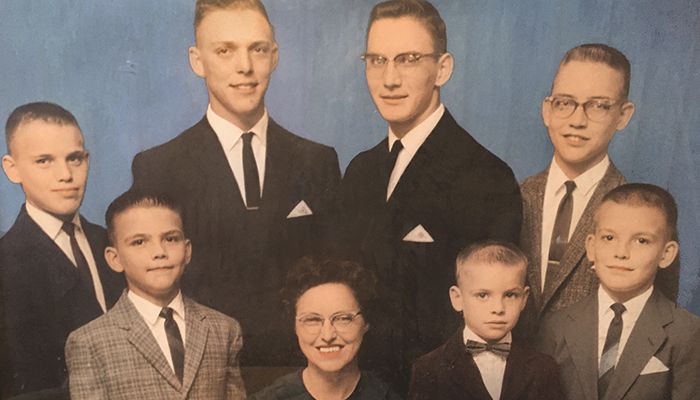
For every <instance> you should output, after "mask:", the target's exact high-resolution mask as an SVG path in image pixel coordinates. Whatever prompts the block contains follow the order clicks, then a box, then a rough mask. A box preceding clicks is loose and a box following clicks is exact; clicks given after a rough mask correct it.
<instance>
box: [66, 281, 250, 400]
mask: <svg viewBox="0 0 700 400" xmlns="http://www.w3.org/2000/svg"><path fill="white" fill-rule="evenodd" d="M126 293H127V292H126V291H124V293H123V294H122V296H121V298H120V299H119V301H118V302H117V303H116V304H115V305H114V307H113V308H112V309H111V310H109V311H108V312H107V313H106V314H105V315H103V316H101V317H99V318H97V319H96V320H94V321H92V322H90V323H88V324H87V325H85V326H83V327H81V328H80V329H77V330H76V331H74V332H73V333H71V334H70V336H69V337H68V342H67V343H66V362H67V365H68V372H69V384H70V394H71V398H72V399H91V400H92V399H111V400H118V399H125V400H126V399H129V400H133V399H145V400H155V399H158V400H160V399H244V398H245V389H244V386H243V381H242V380H241V374H240V370H239V368H238V351H239V350H240V349H241V346H242V344H243V343H242V339H241V329H240V325H239V324H238V322H237V321H235V320H234V319H232V318H229V317H227V316H225V315H223V314H221V313H219V312H217V311H214V310H212V309H209V308H207V307H204V306H202V305H200V304H197V303H196V302H194V301H193V300H190V299H189V298H187V297H183V301H184V304H185V322H186V326H187V328H186V329H187V331H186V340H185V346H186V347H185V370H184V378H183V382H182V384H181V383H180V381H179V380H178V378H177V377H176V375H175V373H174V372H173V370H172V369H171V368H170V366H169V365H168V362H167V361H166V359H165V356H164V355H163V352H162V351H161V349H160V347H158V344H157V343H156V340H155V338H154V337H153V335H152V334H151V331H150V330H149V329H148V327H147V326H146V322H145V321H144V320H143V318H142V317H141V315H140V314H139V313H138V311H137V310H136V308H135V307H134V305H133V304H132V303H131V301H130V300H129V299H128V297H127V296H126Z"/></svg>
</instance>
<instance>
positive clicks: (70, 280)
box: [17, 205, 101, 311]
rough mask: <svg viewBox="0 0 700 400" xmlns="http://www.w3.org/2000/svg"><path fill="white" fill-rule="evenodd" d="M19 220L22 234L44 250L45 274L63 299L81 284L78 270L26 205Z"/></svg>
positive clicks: (58, 295)
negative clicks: (28, 212)
mask: <svg viewBox="0 0 700 400" xmlns="http://www.w3.org/2000/svg"><path fill="white" fill-rule="evenodd" d="M17 220H18V225H19V228H20V231H21V232H20V234H21V235H22V236H23V237H28V238H33V239H34V240H35V241H36V244H35V247H36V248H40V249H44V250H43V251H42V252H41V253H42V254H40V255H39V256H40V257H43V258H44V259H45V260H46V265H47V266H48V268H46V269H45V272H46V275H47V276H48V281H49V282H51V289H52V292H53V293H55V297H56V299H61V298H63V297H64V296H65V295H66V294H67V293H68V292H69V291H71V290H72V289H73V288H74V287H75V286H77V285H79V284H80V276H79V275H78V270H77V268H75V266H74V265H73V263H72V262H71V261H70V260H69V259H68V257H67V256H66V254H65V253H64V252H63V251H62V250H61V248H60V247H58V245H57V244H56V242H54V241H53V239H51V238H50V237H49V236H48V235H47V234H46V232H44V231H43V230H42V229H41V228H40V227H39V225H37V224H36V222H34V220H33V219H32V218H31V217H30V216H29V214H27V209H26V208H25V206H24V205H23V206H22V209H21V210H20V213H19V216H18V217H17ZM94 303H95V305H97V299H95V302H94ZM98 307H99V306H98ZM100 311H101V309H100Z"/></svg>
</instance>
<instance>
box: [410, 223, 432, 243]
mask: <svg viewBox="0 0 700 400" xmlns="http://www.w3.org/2000/svg"><path fill="white" fill-rule="evenodd" d="M403 241H404V242H417V243H433V242H434V240H433V237H432V236H430V234H429V233H428V231H426V230H425V228H423V225H420V224H419V225H418V226H416V227H415V228H413V229H411V231H410V232H408V233H407V234H406V236H404V237H403Z"/></svg>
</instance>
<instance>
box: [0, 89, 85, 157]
mask: <svg viewBox="0 0 700 400" xmlns="http://www.w3.org/2000/svg"><path fill="white" fill-rule="evenodd" d="M36 120H42V121H45V122H49V123H52V124H58V125H73V126H75V127H76V128H78V129H80V125H78V121H77V120H76V119H75V116H74V115H73V114H71V112H70V111H68V110H66V109H65V108H63V107H61V106H59V105H58V104H54V103H49V102H46V101H39V102H35V103H28V104H24V105H21V106H19V107H17V108H15V109H14V111H12V112H11V113H10V116H9V117H7V122H6V123H5V144H6V145H7V151H8V152H10V143H11V142H12V139H14V136H15V133H16V132H17V128H19V126H20V125H21V124H24V123H28V122H31V121H36Z"/></svg>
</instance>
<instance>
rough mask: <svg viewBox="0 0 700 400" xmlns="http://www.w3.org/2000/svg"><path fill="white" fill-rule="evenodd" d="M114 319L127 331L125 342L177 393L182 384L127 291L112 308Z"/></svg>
mask: <svg viewBox="0 0 700 400" xmlns="http://www.w3.org/2000/svg"><path fill="white" fill-rule="evenodd" d="M112 313H113V314H114V318H115V320H116V322H117V324H118V325H119V327H120V328H121V329H124V330H126V331H128V333H127V340H128V341H129V343H131V344H132V345H133V346H134V347H135V348H136V350H137V351H138V352H139V353H141V355H142V356H143V358H145V359H146V361H147V362H148V363H149V364H151V366H152V367H153V368H154V369H155V370H156V371H158V373H160V374H161V375H162V376H163V379H165V380H166V381H167V382H168V384H170V386H172V387H173V388H175V390H177V391H178V392H179V391H180V388H181V386H182V384H181V383H180V381H179V380H178V378H177V376H176V375H175V372H173V370H172V368H170V365H169V364H168V361H167V360H166V359H165V356H164V355H163V352H162V351H161V349H160V347H159V346H158V343H157V342H156V339H155V338H154V337H153V334H152V333H151V331H150V329H148V326H146V322H145V321H144V320H143V317H141V314H139V312H138V311H137V310H136V307H134V305H133V304H132V303H131V300H129V298H128V297H127V291H124V293H123V294H122V297H121V298H119V301H117V304H115V305H114V308H112Z"/></svg>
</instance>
